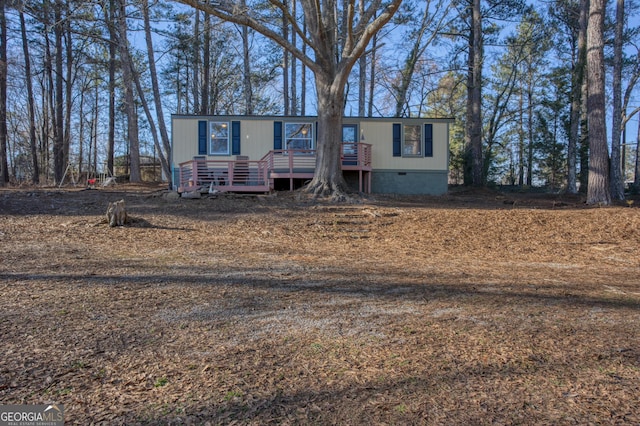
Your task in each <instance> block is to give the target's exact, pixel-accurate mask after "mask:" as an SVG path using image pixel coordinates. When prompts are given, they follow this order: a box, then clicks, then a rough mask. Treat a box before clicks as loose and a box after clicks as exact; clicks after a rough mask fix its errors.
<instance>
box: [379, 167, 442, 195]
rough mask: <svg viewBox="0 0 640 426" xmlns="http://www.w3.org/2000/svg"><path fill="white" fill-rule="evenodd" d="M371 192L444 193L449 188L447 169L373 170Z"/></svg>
mask: <svg viewBox="0 0 640 426" xmlns="http://www.w3.org/2000/svg"><path fill="white" fill-rule="evenodd" d="M371 179H372V182H371V192H373V193H377V194H408V195H442V194H446V193H447V190H448V172H447V171H446V170H373V172H372V173H371Z"/></svg>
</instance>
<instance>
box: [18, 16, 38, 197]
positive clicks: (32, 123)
mask: <svg viewBox="0 0 640 426" xmlns="http://www.w3.org/2000/svg"><path fill="white" fill-rule="evenodd" d="M20 32H21V34H22V52H23V53H24V71H25V81H26V85H27V110H28V113H29V147H30V148H31V162H32V164H33V174H32V176H31V181H32V182H33V184H34V185H37V184H38V183H40V168H39V165H38V147H37V145H36V120H35V99H34V97H33V82H32V81H31V58H30V57H29V42H28V41H27V26H26V24H25V19H24V13H23V11H22V10H21V11H20Z"/></svg>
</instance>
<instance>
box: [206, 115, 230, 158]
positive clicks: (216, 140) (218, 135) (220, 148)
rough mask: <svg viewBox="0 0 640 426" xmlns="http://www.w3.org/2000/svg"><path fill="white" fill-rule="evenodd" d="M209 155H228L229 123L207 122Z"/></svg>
mask: <svg viewBox="0 0 640 426" xmlns="http://www.w3.org/2000/svg"><path fill="white" fill-rule="evenodd" d="M209 133H210V136H211V138H210V140H209V155H229V123H224V122H217V121H211V122H210V123H209Z"/></svg>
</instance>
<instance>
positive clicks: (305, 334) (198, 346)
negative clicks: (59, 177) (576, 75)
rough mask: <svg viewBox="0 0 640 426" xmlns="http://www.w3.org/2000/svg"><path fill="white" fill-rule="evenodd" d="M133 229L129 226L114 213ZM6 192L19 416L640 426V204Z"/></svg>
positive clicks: (8, 298) (0, 196) (3, 210)
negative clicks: (25, 407)
mask: <svg viewBox="0 0 640 426" xmlns="http://www.w3.org/2000/svg"><path fill="white" fill-rule="evenodd" d="M120 198H124V199H125V200H126V202H127V208H128V210H129V213H130V215H131V216H132V219H133V220H132V221H131V223H130V224H129V225H128V226H125V227H116V228H109V227H108V226H107V224H106V223H104V221H103V215H104V212H105V211H106V207H107V202H108V201H115V200H118V199H120ZM637 204H640V202H637V203H636V204H633V205H631V206H627V205H622V206H618V207H608V208H598V207H595V208H587V207H586V206H585V205H584V204H582V203H581V202H580V200H579V199H577V198H560V197H558V196H532V195H526V194H500V193H497V192H490V191H482V192H456V193H452V194H450V195H447V196H444V197H380V196H376V197H371V198H369V199H367V200H365V201H364V202H363V204H347V205H332V204H326V203H311V202H309V201H308V200H303V199H301V198H299V197H298V196H296V195H294V194H290V193H278V194H277V196H258V197H255V196H253V197H249V196H220V197H218V198H211V199H210V198H203V199H200V200H189V199H171V198H168V197H166V194H165V192H164V191H162V190H161V188H160V187H157V186H153V187H150V186H147V187H131V186H119V187H117V188H115V189H110V190H104V189H99V190H86V191H81V190H78V189H66V190H56V189H48V190H43V189H38V190H27V189H21V190H12V189H5V190H2V191H0V259H1V262H0V292H1V293H0V294H1V297H0V346H1V351H0V354H1V356H0V403H1V404H9V403H20V404H36V403H37V404H43V403H49V402H59V403H63V404H64V408H65V411H66V420H67V424H83V425H86V424H90V423H92V422H93V423H97V424H98V423H100V424H109V425H110V424H126V425H132V424H212V425H213V424H255V425H264V424H323V425H324V424H350V425H358V424H365V425H379V424H403V425H405V424H437V425H439V424H445V425H451V424H461V425H462V424H464V425H466V424H554V425H557V424H560V425H561V424H580V425H584V424H634V425H638V424H640V408H639V407H640V209H638V208H636V206H637Z"/></svg>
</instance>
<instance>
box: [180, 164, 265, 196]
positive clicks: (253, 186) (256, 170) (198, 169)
mask: <svg viewBox="0 0 640 426" xmlns="http://www.w3.org/2000/svg"><path fill="white" fill-rule="evenodd" d="M179 166H180V184H179V191H181V192H182V191H190V190H195V189H196V188H203V187H208V188H209V189H211V190H214V189H215V190H217V191H220V192H269V191H270V190H271V188H270V186H269V176H268V171H267V163H266V162H265V161H250V160H245V159H236V160H205V159H199V158H198V159H193V160H191V161H185V162H184V163H180V164H179Z"/></svg>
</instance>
